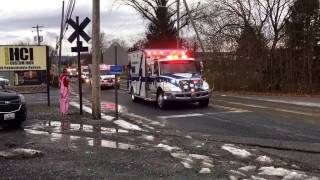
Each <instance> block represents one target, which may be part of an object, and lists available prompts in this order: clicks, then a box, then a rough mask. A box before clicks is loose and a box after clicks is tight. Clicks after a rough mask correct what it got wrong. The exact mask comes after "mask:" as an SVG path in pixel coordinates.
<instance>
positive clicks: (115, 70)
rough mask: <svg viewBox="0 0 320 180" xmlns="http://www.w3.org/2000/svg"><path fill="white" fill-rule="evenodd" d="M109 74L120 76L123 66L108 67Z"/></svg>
mask: <svg viewBox="0 0 320 180" xmlns="http://www.w3.org/2000/svg"><path fill="white" fill-rule="evenodd" d="M110 73H111V74H122V73H123V66H121V65H115V66H110Z"/></svg>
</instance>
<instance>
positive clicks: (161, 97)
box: [157, 91, 167, 109]
mask: <svg viewBox="0 0 320 180" xmlns="http://www.w3.org/2000/svg"><path fill="white" fill-rule="evenodd" d="M157 104H158V107H159V108H160V109H166V107H167V102H166V101H165V100H164V93H163V92H162V91H160V92H159V93H158V95H157Z"/></svg>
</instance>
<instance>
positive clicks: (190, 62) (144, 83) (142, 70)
mask: <svg viewBox="0 0 320 180" xmlns="http://www.w3.org/2000/svg"><path fill="white" fill-rule="evenodd" d="M128 60H129V67H130V70H129V77H128V79H129V89H128V90H129V92H130V95H131V99H132V101H136V100H137V98H141V99H144V100H147V101H156V102H157V104H158V106H159V108H161V109H165V108H166V107H167V105H168V104H169V103H170V102H173V101H176V102H198V103H199V105H200V106H201V107H206V106H208V104H209V98H210V94H211V90H210V88H209V85H208V83H207V82H206V81H205V80H204V79H203V78H202V76H201V66H200V62H198V61H196V60H195V59H194V58H190V57H188V55H187V50H184V49H146V50H141V51H135V52H131V53H129V55H128Z"/></svg>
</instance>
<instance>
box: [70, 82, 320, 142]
mask: <svg viewBox="0 0 320 180" xmlns="http://www.w3.org/2000/svg"><path fill="white" fill-rule="evenodd" d="M75 87H76V85H75ZM75 90H76V88H75ZM83 94H84V97H85V99H88V100H90V97H91V88H90V86H88V85H84V86H83ZM101 99H102V108H103V111H104V112H112V109H114V104H113V102H114V90H113V89H105V90H102V91H101ZM119 104H120V106H121V111H122V114H123V115H125V114H127V115H131V116H137V117H141V118H144V119H147V120H148V121H147V122H151V123H149V124H151V125H152V124H153V125H154V124H157V125H159V126H160V127H165V128H168V129H173V130H178V131H181V132H184V133H202V134H208V135H220V136H233V137H246V138H259V139H269V140H282V141H290V142H291V141H292V142H303V143H319V142H320V107H309V106H301V105H295V104H287V103H279V102H278V101H276V102H270V101H262V100H261V99H260V100H256V99H255V98H243V97H241V96H240V97H235V96H225V95H214V96H213V98H212V99H211V102H210V105H209V107H207V108H200V107H198V105H197V104H172V105H171V107H170V108H169V109H168V110H160V109H158V108H157V106H156V104H155V103H151V102H144V101H139V102H137V103H135V102H131V100H130V96H129V95H128V94H127V92H126V91H124V90H120V91H119Z"/></svg>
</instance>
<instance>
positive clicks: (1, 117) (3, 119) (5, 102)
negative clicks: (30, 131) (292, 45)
mask: <svg viewBox="0 0 320 180" xmlns="http://www.w3.org/2000/svg"><path fill="white" fill-rule="evenodd" d="M26 118H27V109H26V100H25V98H24V96H23V95H22V94H18V93H16V92H14V91H10V90H7V89H5V87H4V86H0V124H8V125H14V126H19V125H20V124H21V123H22V122H23V121H25V120H26Z"/></svg>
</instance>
